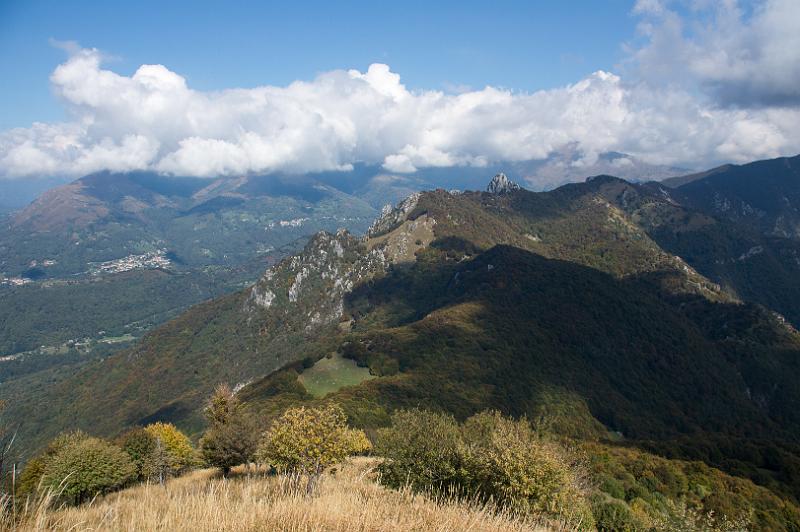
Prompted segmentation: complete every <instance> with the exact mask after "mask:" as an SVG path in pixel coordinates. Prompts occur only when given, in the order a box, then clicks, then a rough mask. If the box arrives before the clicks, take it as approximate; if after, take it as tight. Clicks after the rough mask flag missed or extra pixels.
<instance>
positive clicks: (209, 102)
mask: <svg viewBox="0 0 800 532" xmlns="http://www.w3.org/2000/svg"><path fill="white" fill-rule="evenodd" d="M634 13H635V14H636V16H638V17H640V24H639V31H640V35H641V42H640V43H639V45H638V46H636V47H634V48H631V50H630V55H629V59H628V61H627V63H626V65H625V66H624V67H623V68H622V71H623V72H625V74H624V76H625V78H624V79H623V78H622V77H620V76H619V75H615V74H612V73H609V72H604V71H598V72H595V73H593V74H591V75H589V76H587V77H586V78H585V79H583V80H580V81H578V82H576V83H574V84H572V85H568V86H565V87H558V88H554V89H551V90H544V91H538V92H533V93H525V92H516V91H510V90H505V89H498V88H494V87H486V88H484V89H482V90H475V91H469V92H463V93H460V94H447V93H444V92H441V91H435V90H420V91H411V90H408V89H407V88H406V87H405V86H404V85H403V83H402V82H401V79H400V76H399V75H398V74H397V73H395V72H392V71H391V69H390V68H389V67H388V66H387V65H384V64H373V65H370V66H369V68H368V69H367V71H366V72H360V71H358V70H337V71H331V72H326V73H323V74H321V75H319V76H317V77H316V78H315V79H313V80H311V81H296V82H294V83H292V84H290V85H288V86H285V87H275V86H262V87H256V88H251V89H229V90H224V91H219V92H203V91H197V90H194V89H192V88H191V87H189V86H188V84H187V82H186V80H185V79H184V78H183V77H182V76H180V75H179V74H177V73H175V72H172V71H170V70H169V69H168V68H166V67H164V66H162V65H142V66H141V67H139V69H138V70H137V71H136V72H135V73H134V74H133V75H132V76H123V75H120V74H117V73H115V72H113V71H111V70H108V69H106V68H104V65H103V56H102V54H101V53H100V52H99V51H97V50H94V49H81V48H73V49H72V50H71V54H70V57H69V58H68V59H67V60H66V61H65V62H64V63H63V64H61V65H59V66H58V67H57V68H56V69H55V71H54V72H53V73H52V76H51V78H50V81H51V84H52V86H53V89H54V91H55V92H56V94H58V95H59V96H60V98H61V99H62V101H63V102H64V105H65V106H66V108H67V110H68V111H69V115H70V116H71V117H72V119H71V120H70V121H69V122H66V123H56V124H44V123H36V124H34V125H33V126H32V127H30V128H18V129H12V130H9V131H5V132H3V133H0V176H2V177H5V178H20V177H26V176H46V175H65V176H80V175H85V174H88V173H91V172H94V171H99V170H112V171H128V170H140V169H147V170H154V171H158V172H162V173H165V174H172V175H191V176H202V177H213V176H220V175H239V174H247V173H268V172H274V171H284V172H298V173H301V172H312V171H323V170H346V169H349V168H351V167H352V165H353V164H354V163H356V162H365V163H370V164H375V163H377V164H382V165H383V167H384V168H385V169H386V170H387V171H389V172H396V173H406V172H414V171H416V170H417V169H420V168H425V167H441V166H456V165H473V166H483V165H486V164H488V163H489V162H491V161H521V160H530V159H544V158H546V157H547V156H548V155H549V154H551V153H553V152H555V151H558V150H560V149H562V148H564V147H565V146H572V147H575V146H577V147H578V148H579V149H580V150H581V152H582V153H584V154H585V156H586V157H587V158H588V159H591V158H593V157H594V158H596V156H597V154H598V153H602V152H605V151H610V150H613V151H619V152H624V153H628V154H631V155H634V156H636V157H638V158H641V159H643V160H644V161H647V162H649V163H653V164H672V165H683V166H690V167H691V166H695V167H697V166H706V165H710V164H713V163H717V162H721V161H748V160H753V159H758V158H765V157H773V156H778V155H785V154H790V153H795V152H797V151H800V3H798V2H797V1H796V0H774V1H768V2H765V3H763V4H759V5H758V6H757V7H756V9H755V10H754V11H753V12H752V13H748V14H745V13H743V12H742V11H741V10H740V9H739V8H738V7H737V5H736V4H735V3H733V2H730V1H729V2H725V3H723V4H722V5H721V7H714V8H713V9H703V8H702V3H701V4H700V7H696V8H695V10H694V11H692V13H694V14H695V15H694V18H688V19H687V17H686V15H682V14H680V13H679V12H678V11H677V10H674V9H672V8H671V5H670V4H669V3H665V2H661V1H658V0H640V1H639V2H638V3H637V4H636V7H635V8H634Z"/></svg>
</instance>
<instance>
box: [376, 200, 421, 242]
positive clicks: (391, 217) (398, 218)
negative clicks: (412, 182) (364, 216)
mask: <svg viewBox="0 0 800 532" xmlns="http://www.w3.org/2000/svg"><path fill="white" fill-rule="evenodd" d="M420 196H421V194H420V193H419V192H415V193H414V194H411V195H410V196H409V197H407V198H406V199H404V200H403V201H401V202H400V203H398V204H397V207H394V208H392V206H391V205H386V206H384V207H383V210H382V211H381V215H380V216H379V217H378V219H377V220H375V223H373V224H372V226H371V227H370V228H369V231H367V236H368V237H370V238H372V237H375V236H378V235H381V234H384V233H388V232H389V231H391V230H392V229H394V228H396V227H397V226H398V225H400V224H401V223H403V222H404V221H406V220H407V219H408V216H409V215H410V214H411V211H413V210H414V208H416V206H417V203H418V202H419V198H420Z"/></svg>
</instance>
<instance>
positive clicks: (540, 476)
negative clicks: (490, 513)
mask: <svg viewBox="0 0 800 532" xmlns="http://www.w3.org/2000/svg"><path fill="white" fill-rule="evenodd" d="M462 434H463V438H462V443H461V449H460V454H461V457H462V458H461V461H462V467H463V470H464V476H465V479H464V480H465V485H466V486H467V487H468V489H469V491H470V492H474V493H478V494H480V495H481V496H482V497H486V498H491V499H493V500H495V501H497V502H499V503H500V504H502V505H505V506H510V507H513V508H515V509H517V510H522V511H530V512H533V513H546V514H550V515H558V516H561V515H563V514H564V513H565V512H568V511H573V510H574V509H575V508H576V506H579V505H582V504H583V501H582V500H581V494H580V493H579V492H578V490H577V488H576V481H575V478H574V473H573V471H572V470H571V469H570V466H569V464H568V463H567V462H566V461H565V460H564V458H563V454H564V453H563V451H562V450H561V449H560V448H559V447H558V446H557V445H556V444H554V443H550V442H547V441H543V440H541V439H540V438H538V437H537V436H536V435H535V434H534V432H533V430H532V429H531V426H530V424H529V423H528V421H527V420H526V419H524V418H523V419H520V420H513V419H509V418H506V417H503V416H502V415H500V413H499V412H484V413H480V414H477V415H475V416H473V417H471V418H469V419H468V420H467V421H466V422H465V423H464V426H463V428H462Z"/></svg>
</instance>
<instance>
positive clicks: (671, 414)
mask: <svg viewBox="0 0 800 532" xmlns="http://www.w3.org/2000/svg"><path fill="white" fill-rule="evenodd" d="M796 168H797V158H791V159H778V160H773V161H764V162H758V163H753V164H752V165H744V166H741V167H728V168H725V169H720V170H715V171H711V172H709V173H707V174H705V175H700V176H694V177H692V178H691V179H683V180H681V181H677V180H673V181H667V182H665V183H656V182H649V183H632V182H629V181H626V180H623V179H620V178H617V177H612V176H609V175H600V176H596V177H593V178H590V179H588V180H586V181H585V182H583V183H577V184H569V185H564V186H561V187H559V188H557V189H555V190H552V191H549V192H538V193H537V192H531V191H529V190H524V189H519V188H517V187H515V186H513V185H512V184H511V183H510V182H509V180H508V179H507V178H505V176H503V177H500V176H498V177H496V178H495V180H494V181H493V182H492V184H491V185H490V187H489V188H490V190H492V192H491V193H490V192H456V191H447V190H443V189H439V190H435V191H428V192H421V193H414V194H412V195H410V196H409V197H407V198H406V199H405V200H403V201H402V202H400V203H399V204H398V205H397V206H396V207H395V208H393V209H386V210H383V212H382V214H381V215H380V216H379V217H378V218H377V220H376V221H375V222H374V223H373V224H372V225H371V227H370V228H369V230H367V231H366V233H365V234H364V236H360V235H359V234H358V231H357V230H356V232H349V231H346V230H337V231H323V232H319V233H317V234H316V235H315V236H313V237H312V238H311V240H310V241H308V243H307V244H306V245H305V247H304V248H303V250H302V251H301V252H299V253H297V254H295V255H292V256H290V257H286V258H284V259H283V260H281V261H280V262H279V263H277V264H275V265H274V266H272V267H270V268H269V269H268V270H267V271H266V273H264V274H263V275H261V277H260V279H259V280H258V281H257V282H256V283H255V284H252V285H249V286H247V287H246V288H244V289H242V290H239V291H234V292H232V293H230V294H228V295H224V296H222V297H219V298H216V299H213V300H211V301H208V302H205V303H202V304H200V305H197V306H195V307H192V308H191V309H190V310H188V311H187V312H185V313H183V314H181V315H180V316H178V317H177V318H175V319H173V320H171V321H169V322H167V323H166V324H164V325H162V326H160V327H157V328H155V329H154V330H152V331H150V332H148V333H146V334H145V335H144V337H143V338H142V339H141V340H139V341H138V342H136V343H135V344H133V345H132V346H131V347H129V348H127V349H125V350H123V351H120V352H117V353H115V354H110V355H108V356H105V355H104V356H102V357H95V358H91V359H78V360H76V361H73V363H71V364H69V365H62V366H47V365H37V364H36V363H35V360H38V359H37V358H36V357H35V356H32V357H30V358H28V359H24V358H23V359H20V360H17V361H14V360H11V361H9V362H4V363H3V364H7V365H6V366H5V368H7V369H6V370H5V376H6V377H5V380H4V382H3V386H2V387H0V399H3V400H6V401H7V402H8V410H7V415H8V416H10V419H15V420H19V421H23V420H24V422H23V423H22V424H21V426H20V438H21V440H22V441H24V442H26V444H27V445H29V446H31V447H36V446H38V445H41V443H43V442H44V441H45V440H46V439H47V438H49V437H51V436H53V435H55V434H56V433H57V432H58V431H59V430H62V429H65V428H68V427H75V426H77V427H82V428H86V429H89V430H92V431H94V432H97V433H100V434H106V435H113V434H115V433H117V432H119V431H121V430H122V429H123V428H125V427H127V426H130V425H134V424H141V423H147V422H150V421H154V420H168V421H172V422H175V423H177V424H178V425H180V426H181V427H183V428H185V429H187V430H189V431H190V432H197V431H199V430H200V429H201V428H202V420H201V419H202V418H201V416H200V409H201V407H202V404H203V401H204V399H205V397H207V395H208V393H209V391H210V390H211V389H212V388H213V387H214V386H215V385H216V384H218V383H219V382H227V383H229V384H231V385H233V386H236V388H237V389H239V390H240V391H239V393H240V394H241V397H242V398H243V400H245V402H246V404H247V405H248V407H249V408H251V409H252V410H253V411H257V412H259V413H260V414H262V415H264V416H267V417H269V416H271V415H274V414H276V413H277V412H279V411H281V409H283V408H285V407H286V406H287V405H291V404H313V403H315V402H318V401H320V400H322V399H321V398H322V396H323V395H324V393H323V394H320V393H319V391H318V390H317V389H316V388H314V386H313V385H312V384H311V382H313V379H306V378H304V374H305V372H306V371H308V372H314V371H316V370H315V368H316V367H317V365H318V364H326V362H325V360H328V357H334V358H336V360H337V364H345V365H346V364H352V365H353V366H355V365H356V364H357V365H360V366H362V367H367V368H369V370H370V373H371V374H372V377H373V378H370V379H367V380H363V381H362V382H360V383H358V381H356V382H355V383H354V382H352V381H350V383H351V384H352V386H349V387H340V386H333V388H332V389H333V391H332V392H330V389H326V392H325V393H328V392H330V393H328V395H327V396H326V399H327V400H330V399H335V400H337V401H339V402H340V403H341V404H342V405H343V406H344V408H345V410H346V411H347V414H348V416H349V418H350V419H351V420H352V421H353V422H354V423H356V424H358V425H361V426H364V427H367V428H375V427H379V426H381V425H383V424H385V423H386V422H387V419H388V414H389V413H390V412H391V411H392V410H393V409H395V408H398V407H407V406H424V407H429V408H434V409H443V410H446V411H449V412H452V413H453V414H455V415H456V416H457V417H465V416H467V415H469V414H471V413H473V412H476V411H479V410H481V409H484V408H496V409H499V410H502V411H504V412H506V413H510V414H514V415H522V414H525V415H527V416H528V417H529V418H532V419H538V418H547V419H550V420H551V422H552V424H553V427H554V429H555V430H556V431H557V432H559V433H561V434H562V435H564V436H565V437H570V438H577V439H582V440H586V439H589V440H594V439H599V440H603V441H612V442H617V443H619V444H621V445H624V446H627V447H630V448H644V449H648V450H651V451H655V452H658V453H661V454H663V455H665V456H668V457H672V458H674V457H682V458H687V459H692V460H702V461H704V462H706V463H707V464H709V465H712V466H714V467H718V468H721V469H724V470H725V471H727V472H729V473H731V474H734V475H739V476H743V477H748V478H750V479H752V480H753V481H755V482H757V483H760V484H762V485H765V486H767V487H769V488H770V489H771V490H773V491H774V492H775V493H777V494H780V495H781V496H783V497H786V500H787V501H790V500H796V499H797V498H798V497H800V475H798V473H797V472H798V471H800V446H799V445H798V443H797V442H798V441H800V414H798V413H800V408H799V407H800V385H798V382H800V366H798V361H800V334H798V332H797V330H796V329H795V327H797V326H799V325H800V303H798V302H800V239H798V235H797V233H796V232H792V231H791V230H790V229H789V228H791V227H793V226H792V225H791V223H792V222H791V220H792V219H793V218H792V213H793V212H795V211H794V210H793V209H794V206H795V205H796V198H797V195H796V191H797V189H798V187H799V186H800V179H798V174H797V170H796ZM745 176H750V177H749V178H746V177H745ZM318 177H319V176H318ZM98 179H99V180H102V179H103V178H102V177H95V178H92V179H86V180H82V181H81V183H80V188H78V189H77V190H75V189H74V188H73V189H66V190H62V191H60V192H58V194H54V195H52V196H51V197H47V198H44V197H43V198H42V200H41V203H39V204H34V205H33V206H32V207H31V210H28V211H27V212H26V211H23V212H22V213H20V214H19V215H17V216H16V217H15V218H14V220H13V222H12V224H13V226H12V232H14V231H18V230H20V229H19V228H23V227H27V228H29V230H28V231H29V232H28V233H27V234H28V235H32V234H36V233H37V232H41V233H46V232H47V231H49V230H56V228H57V227H58V225H59V224H58V223H56V224H55V225H50V224H52V223H53V222H54V220H55V219H57V217H55V218H54V217H52V216H51V217H48V214H51V213H49V210H48V209H47V208H46V207H45V206H46V205H47V204H48V202H55V203H49V204H58V201H60V200H57V198H66V201H67V203H69V204H74V203H71V202H73V200H74V198H81V199H80V202H83V203H81V204H82V205H85V206H84V207H81V208H77V209H67V210H64V211H63V212H64V213H65V215H68V216H69V217H70V218H69V219H70V220H72V221H71V222H70V223H71V224H72V225H73V226H74V227H76V228H78V229H75V230H74V231H77V233H78V235H79V236H78V237H77V238H79V239H80V240H79V242H81V243H83V242H86V241H87V239H88V238H89V236H88V234H87V233H82V232H81V231H86V230H88V228H90V227H98V224H106V226H107V227H117V226H125V225H126V224H129V225H133V224H136V227H140V226H143V227H151V225H150V224H151V221H152V218H153V215H152V214H150V215H148V214H145V213H154V212H162V213H163V212H169V213H172V214H171V216H172V218H169V220H170V224H176V223H185V224H186V225H185V226H183V227H184V230H183V231H184V232H183V233H178V234H179V235H180V238H184V239H186V238H190V237H189V236H188V235H190V234H195V233H196V234H200V235H203V234H205V235H222V236H220V237H219V239H218V240H214V239H210V240H209V242H210V243H209V244H203V245H204V246H212V245H218V246H220V247H218V248H213V247H208V248H207V249H215V250H217V251H216V253H217V256H219V254H222V255H224V254H225V253H222V252H221V251H220V250H222V249H224V247H223V246H225V245H229V244H230V243H231V242H235V243H237V244H236V245H237V246H246V245H247V240H246V239H247V238H248V236H247V235H248V234H254V233H248V231H250V229H248V227H257V228H258V230H259V231H264V232H265V233H266V234H270V233H269V231H266V230H265V229H266V228H270V225H269V224H270V223H273V222H280V220H282V219H283V218H282V217H286V219H285V221H287V223H288V225H287V226H286V227H293V226H292V225H291V220H296V219H298V218H301V217H302V216H301V215H300V213H302V212H309V213H311V214H309V215H308V216H307V218H309V219H310V220H311V219H315V218H314V216H316V217H317V218H316V219H319V218H318V217H319V216H320V215H321V213H323V212H338V213H342V212H347V213H348V214H352V213H354V212H358V213H361V212H363V213H365V214H364V215H365V216H366V213H368V212H369V211H370V209H371V207H369V206H367V205H366V202H364V201H363V200H360V199H352V198H353V197H354V196H353V194H350V193H344V192H342V191H340V190H331V189H330V188H329V187H330V185H328V184H326V183H325V176H321V177H319V178H317V177H315V179H314V180H313V181H310V182H309V184H308V186H307V187H304V188H301V189H299V190H298V189H296V188H292V187H296V186H299V185H298V184H297V182H286V181H259V180H257V179H254V180H242V181H241V182H238V183H236V182H232V181H228V180H223V181H220V182H215V183H209V182H207V181H205V182H203V183H202V184H204V185H205V186H203V187H200V183H197V184H195V183H194V182H193V181H185V182H183V183H182V186H178V185H177V184H171V185H167V183H169V182H158V184H155V181H154V182H153V183H154V184H152V185H150V184H148V183H151V182H150V181H148V178H146V177H144V176H143V177H131V178H130V180H129V181H127V182H125V181H119V182H117V183H119V185H118V186H117V188H115V189H113V191H107V190H106V189H105V188H101V190H102V191H98V189H96V188H93V187H95V186H96V185H95V183H97V180H98ZM748 179H750V181H749V182H748V181H747V180H748ZM373 181H374V178H370V179H366V180H364V181H362V182H360V183H358V182H355V181H354V183H353V184H352V186H351V188H350V191H351V192H355V191H356V190H365V189H364V188H363V187H364V183H369V182H373ZM373 184H374V183H373ZM670 184H671V185H673V188H671V187H670V186H668V185H670ZM375 186H377V185H375ZM386 186H389V187H398V186H401V185H398V184H397V183H390V184H388V185H386ZM402 186H410V182H404V184H403V185H402ZM163 187H166V188H163ZM171 187H174V188H171ZM373 190H374V189H373ZM362 195H363V194H362ZM275 197H280V198H284V199H282V200H281V201H282V202H283V203H282V205H283V208H285V209H286V210H284V211H281V214H279V215H270V217H269V218H268V217H267V216H266V215H262V217H260V218H258V222H250V221H249V218H248V216H251V217H254V218H255V217H256V216H257V215H256V214H255V213H254V212H253V209H254V207H252V206H253V205H255V204H260V205H261V206H262V207H261V208H263V206H264V205H273V204H274V201H275V200H274V199H273V198H275ZM85 198H88V199H85ZM267 198H269V199H267ZM715 198H719V201H717V200H716V199H715ZM726 201H727V202H728V203H729V204H730V205H731V207H730V208H728V207H726V205H727V204H728V203H726ZM87 202H88V203H87ZM326 202H327V203H326ZM737 202H738V203H737ZM142 205H144V206H145V207H142ZM323 205H327V207H325V209H347V210H338V211H333V210H332V211H326V210H325V209H323V207H322V206H323ZM744 205H748V206H750V208H751V209H752V210H751V209H748V208H746V207H743V206H744ZM159 209H161V210H159ZM291 209H298V210H294V211H293V210H291ZM300 209H305V211H303V210H300ZM358 209H362V210H358ZM756 210H759V211H758V212H760V211H763V214H758V212H757V211H756ZM37 212H39V213H41V214H35V213H37ZM233 213H236V214H233ZM754 213H755V214H754ZM340 215H341V214H340ZM58 216H62V214H59V215H58ZM290 216H291V217H294V218H290ZM184 218H185V219H188V220H189V221H190V222H191V223H190V224H189V223H188V222H185V221H184V220H183V219H184ZM779 220H780V223H778V221H779ZM212 222H213V223H217V224H219V226H220V227H218V228H216V229H213V230H212V229H208V230H205V229H203V230H201V229H198V228H203V227H207V226H206V225H203V224H211V223H212ZM315 223H318V222H315ZM228 224H230V225H228ZM168 225H169V224H166V223H164V224H162V225H158V224H155V227H162V228H166V227H167V226H168ZM279 226H280V224H279V223H278V224H276V225H274V226H272V228H273V229H278V227H279ZM189 227H191V228H192V229H191V230H190V229H189ZM280 227H283V226H280ZM362 227H363V226H362ZM776 227H779V228H780V230H776ZM82 228H84V229H82ZM109 230H110V229H109ZM163 230H164V231H165V232H164V233H159V234H160V235H169V234H170V233H169V232H168V231H167V230H166V229H163ZM203 231H207V232H203ZM253 231H255V229H253ZM239 232H241V233H243V234H244V235H243V236H242V235H239V234H238V233H239ZM81 235H82V236H81ZM28 238H31V237H28ZM62 238H63V237H62ZM160 238H164V240H165V241H166V242H169V247H170V249H174V250H175V253H176V254H177V255H179V256H183V257H186V259H185V260H186V262H187V263H190V264H191V263H192V262H191V261H197V262H194V264H198V263H199V261H200V258H199V257H198V256H197V255H195V254H193V252H192V251H191V250H185V248H181V247H179V246H180V245H182V244H181V242H179V241H178V240H179V239H178V238H175V237H173V238H175V240H169V241H167V239H166V237H164V236H161V237H160ZM195 238H196V237H195ZM240 238H241V240H237V239H240ZM249 238H255V237H249ZM262 238H263V236H262ZM172 242H174V244H173V243H172ZM215 242H216V244H214V243H215ZM255 242H257V241H253V242H252V243H251V246H252V245H255ZM287 242H288V239H287ZM72 245H74V244H72ZM81 245H82V244H81ZM165 245H166V244H165ZM183 245H188V247H189V248H191V247H192V242H191V241H189V242H188V244H186V243H184V244H183ZM197 245H198V244H197V243H195V244H194V246H195V247H196V246H197ZM233 254H234V252H233V251H230V252H228V255H229V256H230V255H233ZM76 256H77V255H76ZM242 256H244V255H242ZM118 275H119V274H118ZM101 277H102V276H101ZM26 360H27V361H26ZM14 364H16V365H14ZM0 367H2V366H0ZM8 368H16V369H15V372H12V371H10V369H8Z"/></svg>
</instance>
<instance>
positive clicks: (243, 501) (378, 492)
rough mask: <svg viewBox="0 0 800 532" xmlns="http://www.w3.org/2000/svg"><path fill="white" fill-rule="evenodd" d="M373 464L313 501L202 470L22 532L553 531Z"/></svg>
mask: <svg viewBox="0 0 800 532" xmlns="http://www.w3.org/2000/svg"><path fill="white" fill-rule="evenodd" d="M373 463H374V462H373V460H372V459H368V458H360V459H354V460H353V461H351V462H350V463H348V464H345V465H344V466H343V467H342V468H341V469H340V470H339V471H337V472H336V473H335V474H326V475H325V476H324V477H323V480H322V482H321V485H320V492H319V494H318V495H317V496H315V497H313V498H309V497H307V496H306V495H305V494H304V493H303V494H298V493H292V492H289V491H287V489H286V478H285V477H263V476H261V475H258V476H252V477H249V476H247V474H246V473H245V472H244V471H239V472H238V473H239V474H238V475H236V476H234V477H232V478H229V479H224V478H221V477H219V476H218V473H216V472H215V471H213V470H208V469H206V470H201V471H197V472H195V473H191V474H189V475H187V476H185V477H182V478H178V479H174V480H171V481H170V482H168V483H167V484H166V486H165V487H161V486H159V485H157V484H150V485H141V486H137V487H134V488H130V489H127V490H124V491H122V492H119V493H116V494H113V495H110V496H107V497H105V498H103V499H100V500H97V501H94V502H92V503H90V504H88V505H84V506H81V507H78V508H70V509H67V510H63V511H42V512H41V513H39V514H38V515H37V514H34V515H33V517H34V519H32V520H31V522H30V523H29V524H27V526H23V527H22V528H21V529H20V532H29V531H30V532H32V531H39V530H71V531H75V532H79V531H85V530H108V531H117V530H118V531H123V530H151V531H179V530H191V531H194V532H206V531H208V532H211V531H214V532H216V531H240V530H293V531H309V532H311V531H317V530H320V531H341V532H345V531H350V530H382V531H384V530H385V531H398V532H399V531H406V530H419V531H429V530H430V531H432V530H436V531H453V532H455V531H463V530H487V531H488V530H497V531H505V532H522V531H530V530H548V529H549V528H550V527H547V526H545V524H544V523H537V522H531V521H525V520H523V519H521V518H516V517H513V516H510V515H507V514H504V513H495V512H493V511H492V509H491V508H487V507H484V506H480V505H472V504H469V503H464V502H449V501H441V502H437V501H433V500H431V499H429V498H426V497H424V496H422V495H415V494H412V493H408V492H395V491H392V490H389V489H387V488H383V487H380V486H379V485H378V484H376V483H375V482H374V480H373V479H372V478H371V474H370V470H371V466H372V464H373Z"/></svg>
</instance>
